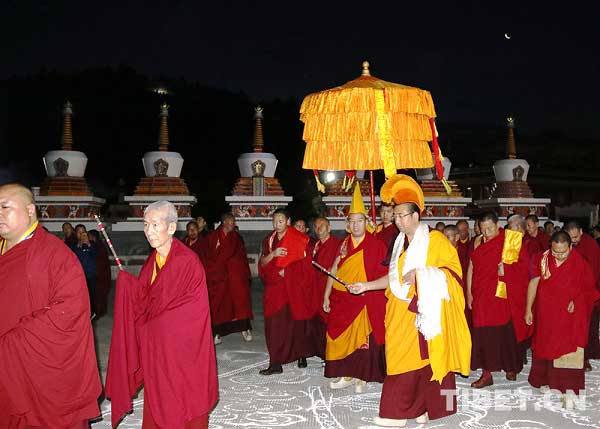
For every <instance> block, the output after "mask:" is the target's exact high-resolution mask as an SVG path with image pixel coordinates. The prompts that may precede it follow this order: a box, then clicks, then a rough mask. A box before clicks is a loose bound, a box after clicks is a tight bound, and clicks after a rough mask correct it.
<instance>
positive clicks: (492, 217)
mask: <svg viewBox="0 0 600 429" xmlns="http://www.w3.org/2000/svg"><path fill="white" fill-rule="evenodd" d="M479 226H480V228H481V231H482V233H483V237H484V238H483V241H482V242H481V244H479V245H478V246H477V247H475V248H474V251H473V253H472V254H471V262H470V264H469V270H468V272H467V303H468V305H469V307H470V308H471V310H472V315H473V331H472V336H473V352H472V355H471V369H473V370H476V369H479V368H482V370H483V372H482V375H481V378H480V379H479V380H477V381H475V382H474V383H472V384H471V386H472V387H474V388H482V387H485V386H490V385H492V384H493V379H492V374H491V372H492V371H500V370H504V371H505V372H506V379H507V380H511V381H514V380H516V378H517V374H518V373H519V372H521V370H522V369H523V347H521V346H519V343H521V342H523V341H525V340H526V339H527V338H529V337H530V335H531V332H530V331H531V330H530V329H529V327H528V326H527V325H525V320H524V317H523V315H524V314H525V304H526V298H527V286H528V284H529V255H528V253H527V251H526V250H525V248H524V247H523V245H522V243H523V238H522V237H523V236H522V234H521V233H519V232H516V231H511V230H504V229H502V228H499V227H498V217H497V216H496V214H495V213H493V212H488V213H485V214H484V215H483V216H482V217H481V219H480V221H479Z"/></svg>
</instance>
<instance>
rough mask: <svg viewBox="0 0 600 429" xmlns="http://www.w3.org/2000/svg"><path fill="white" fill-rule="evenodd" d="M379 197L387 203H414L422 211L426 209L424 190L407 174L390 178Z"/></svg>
mask: <svg viewBox="0 0 600 429" xmlns="http://www.w3.org/2000/svg"><path fill="white" fill-rule="evenodd" d="M379 196H380V197H381V201H383V202H385V203H392V202H393V203H394V204H404V203H414V204H416V205H417V206H418V207H419V209H421V211H423V209H424V208H425V197H424V196H423V189H421V187H420V186H419V184H418V183H417V182H416V181H415V179H413V178H412V177H410V176H407V175H406V174H394V175H393V176H392V177H390V178H389V179H388V180H387V181H386V182H385V183H384V184H383V186H382V187H381V191H380V192H379Z"/></svg>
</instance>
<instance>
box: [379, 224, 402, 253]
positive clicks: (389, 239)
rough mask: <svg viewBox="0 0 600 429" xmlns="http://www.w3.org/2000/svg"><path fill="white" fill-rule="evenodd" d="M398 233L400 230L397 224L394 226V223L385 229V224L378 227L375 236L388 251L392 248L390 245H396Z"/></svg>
mask: <svg viewBox="0 0 600 429" xmlns="http://www.w3.org/2000/svg"><path fill="white" fill-rule="evenodd" d="M398 233H399V231H398V228H396V224H394V222H392V223H390V224H389V225H388V226H386V227H384V226H383V224H379V225H377V233H376V234H375V237H377V238H378V239H380V240H381V241H383V243H384V244H385V248H386V249H387V248H388V247H390V244H392V243H394V240H396V237H397V236H398Z"/></svg>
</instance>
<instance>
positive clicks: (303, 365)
mask: <svg viewBox="0 0 600 429" xmlns="http://www.w3.org/2000/svg"><path fill="white" fill-rule="evenodd" d="M307 366H308V363H307V362H306V358H300V359H298V368H306V367H307Z"/></svg>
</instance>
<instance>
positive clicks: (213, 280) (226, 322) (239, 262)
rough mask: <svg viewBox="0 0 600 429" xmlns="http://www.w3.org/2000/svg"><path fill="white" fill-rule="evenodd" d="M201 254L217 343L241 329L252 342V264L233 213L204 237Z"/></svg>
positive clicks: (227, 215) (222, 219) (246, 338)
mask: <svg viewBox="0 0 600 429" xmlns="http://www.w3.org/2000/svg"><path fill="white" fill-rule="evenodd" d="M201 254H202V262H203V264H204V269H205V270H206V283H207V284H208V298H209V301H210V314H211V317H212V326H213V335H214V341H215V344H219V343H220V342H221V341H222V340H221V337H223V336H225V335H229V334H231V333H234V332H241V333H242V336H243V338H244V340H245V341H252V333H251V330H252V325H251V324H250V320H252V318H253V314H252V301H251V297H250V266H249V265H248V255H247V254H246V248H245V247H244V241H243V240H242V237H241V236H240V234H239V233H238V232H237V231H236V230H235V217H233V215H232V214H231V213H226V214H224V215H223V216H222V217H221V225H220V226H219V227H218V228H217V229H216V230H214V231H212V232H211V233H209V234H208V235H207V236H206V237H205V238H204V240H203V241H202V251H201Z"/></svg>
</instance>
